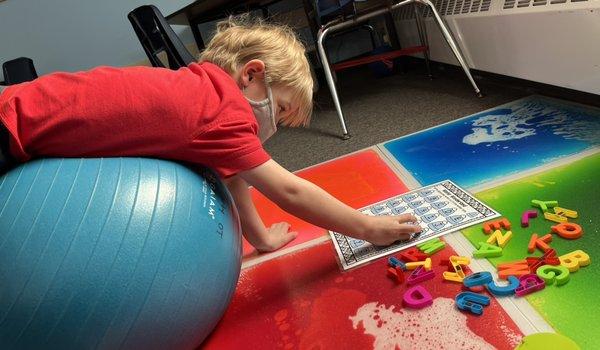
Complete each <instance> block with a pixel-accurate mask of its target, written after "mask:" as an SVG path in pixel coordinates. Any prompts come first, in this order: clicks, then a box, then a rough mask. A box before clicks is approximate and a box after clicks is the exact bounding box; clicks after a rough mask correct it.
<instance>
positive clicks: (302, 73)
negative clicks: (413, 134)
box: [0, 19, 421, 251]
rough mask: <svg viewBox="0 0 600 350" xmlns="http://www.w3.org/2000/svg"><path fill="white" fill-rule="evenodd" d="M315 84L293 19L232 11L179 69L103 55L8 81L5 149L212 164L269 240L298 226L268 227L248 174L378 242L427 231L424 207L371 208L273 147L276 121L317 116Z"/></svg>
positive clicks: (243, 213) (0, 112)
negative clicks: (319, 182)
mask: <svg viewBox="0 0 600 350" xmlns="http://www.w3.org/2000/svg"><path fill="white" fill-rule="evenodd" d="M312 89H313V81H312V77H311V73H310V68H309V64H308V61H307V59H306V56H305V50H304V47H303V46H302V44H301V43H300V42H299V41H298V40H297V39H296V37H295V35H294V34H293V32H292V31H291V30H290V29H288V28H285V27H280V26H276V25H271V24H265V23H261V22H254V23H250V22H247V23H244V22H236V21H234V20H232V19H230V20H228V21H224V22H221V23H220V24H219V25H218V29H217V33H216V35H215V36H214V38H213V39H212V40H211V42H210V43H209V44H208V46H207V47H206V50H205V51H204V52H203V53H202V55H201V57H200V61H199V62H198V63H192V64H190V65H189V66H188V67H186V68H181V69H179V70H177V71H172V70H168V69H162V68H150V67H128V68H109V67H99V68H96V69H93V70H91V71H87V72H78V73H52V74H48V75H45V76H42V77H40V78H38V79H36V80H34V81H32V82H27V83H22V84H18V85H14V86H9V87H6V88H5V89H4V91H3V92H1V95H0V120H1V121H2V123H1V124H0V135H1V134H4V145H3V147H2V152H3V154H4V156H1V155H0V158H4V162H7V161H8V162H10V158H14V159H16V160H17V161H19V162H24V161H27V160H29V159H31V158H38V157H117V156H143V157H157V158H165V159H172V160H175V161H183V162H187V163H192V164H198V165H203V166H207V167H210V168H212V169H213V170H215V171H216V172H217V173H218V174H219V176H220V177H221V178H222V179H223V180H224V181H225V183H226V184H227V186H228V188H229V189H230V192H231V193H232V195H233V197H234V200H235V203H236V206H237V208H238V211H239V214H240V220H241V224H242V229H243V232H244V236H245V237H246V239H247V240H248V241H249V242H250V243H251V244H252V245H253V246H254V247H256V248H257V249H258V250H259V251H271V250H275V249H278V248H280V247H282V246H284V245H285V244H287V243H288V242H289V241H291V240H292V239H294V238H295V236H296V233H294V232H289V225H288V224H286V223H279V224H275V225H273V226H271V227H270V228H265V226H264V224H263V222H262V221H261V219H260V217H259V216H258V214H257V212H256V209H255V207H254V205H253V203H252V201H251V198H250V195H249V192H248V184H250V185H252V186H254V187H255V188H256V189H257V190H259V191H260V192H262V193H263V194H265V195H266V196H267V197H268V198H269V199H271V200H272V201H273V202H275V203H276V204H277V205H279V206H280V207H281V208H282V209H284V210H286V211H288V212H290V213H292V214H294V215H296V216H298V217H299V218H302V219H304V220H306V221H309V222H311V223H313V224H315V225H318V226H321V227H324V228H327V229H330V230H335V231H337V232H342V233H344V234H347V235H349V236H353V237H356V238H360V239H365V240H367V241H369V242H371V243H373V244H377V245H386V244H390V243H392V242H394V241H396V240H399V239H405V238H407V237H408V236H409V235H410V234H412V233H416V232H419V231H420V230H421V229H420V227H419V226H418V225H413V224H411V222H415V221H416V218H415V217H414V216H411V215H401V216H395V217H392V216H381V217H371V216H367V215H363V214H361V213H360V212H358V211H356V210H354V209H352V208H350V207H349V206H347V205H345V204H343V203H341V202H340V201H338V200H337V199H335V198H334V197H332V196H331V195H329V194H328V193H326V192H325V191H323V190H322V189H321V188H319V187H317V186H316V185H314V184H312V183H310V182H308V181H306V180H303V179H301V178H299V177H297V176H295V175H294V174H292V173H290V172H288V171H286V170H285V169H284V168H282V167H281V166H280V165H279V164H277V163H276V162H275V161H274V160H272V159H271V158H270V156H269V155H268V154H267V153H266V152H265V150H264V149H263V147H262V142H264V141H265V140H266V139H268V138H269V137H270V136H271V135H272V134H273V133H274V132H275V131H276V129H277V125H286V126H302V125H307V124H308V122H309V118H310V113H311V109H312ZM2 124H3V125H2ZM2 139H3V137H2V136H0V141H1V140H2ZM0 145H1V144H0ZM2 162H3V160H0V163H2Z"/></svg>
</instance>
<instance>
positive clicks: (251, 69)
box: [242, 60, 265, 83]
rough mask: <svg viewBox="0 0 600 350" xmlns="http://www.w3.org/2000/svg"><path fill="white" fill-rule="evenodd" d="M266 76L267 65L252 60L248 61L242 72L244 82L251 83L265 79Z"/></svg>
mask: <svg viewBox="0 0 600 350" xmlns="http://www.w3.org/2000/svg"><path fill="white" fill-rule="evenodd" d="M264 75H265V63H264V62H263V61H261V60H250V61H248V62H247V63H246V64H245V65H244V68H243V70H242V79H243V80H244V82H246V83H249V82H250V81H251V80H252V79H254V78H256V77H261V78H262V77H264Z"/></svg>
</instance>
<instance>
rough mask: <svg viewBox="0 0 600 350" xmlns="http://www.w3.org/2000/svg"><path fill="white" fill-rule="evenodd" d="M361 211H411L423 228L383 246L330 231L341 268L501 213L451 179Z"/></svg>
mask: <svg viewBox="0 0 600 350" xmlns="http://www.w3.org/2000/svg"><path fill="white" fill-rule="evenodd" d="M360 211H361V212H362V213H364V214H367V215H401V214H414V215H415V216H416V217H417V219H418V223H419V224H420V225H421V227H422V228H423V231H421V232H420V233H417V234H415V235H413V236H412V237H411V238H410V239H408V240H404V241H398V242H396V243H394V244H392V245H390V246H386V247H379V246H374V245H372V244H371V243H369V242H366V241H363V240H360V239H355V238H352V237H347V236H344V235H343V234H341V233H338V232H333V231H329V234H330V235H331V238H332V240H333V242H334V245H335V249H336V251H337V253H338V256H339V259H340V262H341V265H342V267H343V269H344V270H347V269H350V268H353V267H356V266H359V265H361V264H364V263H366V262H368V261H372V260H375V259H377V258H379V257H382V256H385V255H388V254H391V253H394V252H397V251H399V250H403V249H406V248H409V247H412V246H414V245H417V244H419V243H421V242H425V241H428V240H430V239H432V238H435V237H439V236H442V235H445V234H447V233H450V232H455V231H458V230H460V229H463V228H465V227H468V226H472V225H475V224H478V223H481V222H484V221H488V220H490V219H493V218H496V217H499V216H500V214H499V213H498V212H497V211H495V210H494V209H492V208H490V207H489V206H487V205H485V204H483V203H482V202H481V201H479V200H477V199H476V198H474V197H473V196H472V195H470V194H469V193H468V192H467V191H465V190H463V189H462V188H460V187H459V186H457V185H456V184H455V183H453V182H452V181H450V180H444V181H441V182H438V183H435V184H433V185H429V186H426V187H422V188H420V189H416V190H414V191H411V192H408V193H405V194H402V195H399V196H396V197H392V198H389V199H386V200H384V201H381V202H378V203H375V204H373V205H370V206H368V207H365V208H362V209H360Z"/></svg>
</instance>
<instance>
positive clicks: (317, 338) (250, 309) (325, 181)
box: [203, 96, 600, 349]
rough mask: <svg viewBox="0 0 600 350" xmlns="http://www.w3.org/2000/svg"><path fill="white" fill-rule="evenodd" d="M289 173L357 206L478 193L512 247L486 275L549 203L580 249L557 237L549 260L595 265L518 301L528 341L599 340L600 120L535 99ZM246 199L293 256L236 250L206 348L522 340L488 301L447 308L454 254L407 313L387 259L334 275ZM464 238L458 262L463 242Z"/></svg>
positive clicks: (321, 237)
mask: <svg viewBox="0 0 600 350" xmlns="http://www.w3.org/2000/svg"><path fill="white" fill-rule="evenodd" d="M380 154H382V155H383V156H380ZM298 174H299V175H300V176H302V177H304V178H306V179H308V180H310V181H313V182H315V183H317V184H318V185H320V186H321V187H323V188H324V189H325V190H327V191H329V192H330V193H332V194H333V195H334V196H336V197H338V198H339V199H341V200H342V201H344V202H346V203H347V204H349V205H351V206H353V207H355V208H360V207H363V206H366V205H369V204H372V203H374V202H377V201H380V200H383V199H386V198H388V197H391V196H393V195H396V194H399V193H403V192H405V191H407V187H411V188H414V187H415V184H418V183H421V184H422V185H428V184H431V183H435V182H438V181H441V180H445V179H450V180H452V181H455V182H456V183H458V184H459V185H461V186H463V187H466V188H467V189H468V188H472V189H476V190H477V191H478V193H476V196H477V197H478V198H479V199H481V200H482V201H484V202H485V203H486V204H488V205H490V206H491V207H493V208H494V209H496V210H497V211H499V212H500V213H501V214H502V215H503V216H505V217H508V218H509V219H510V220H511V221H512V222H513V230H514V235H513V238H512V240H511V241H510V242H509V243H508V245H507V247H506V249H505V250H504V252H503V256H502V257H500V258H495V259H492V260H491V262H492V264H494V265H495V264H497V263H499V262H505V261H513V260H519V259H523V258H524V257H525V256H527V255H528V254H527V243H528V242H529V238H530V237H531V234H533V233H538V234H540V235H543V234H547V233H548V232H549V231H550V226H552V225H553V223H551V222H549V221H547V220H544V218H543V216H542V215H540V216H538V218H536V219H532V221H531V226H530V227H529V228H526V229H525V228H521V227H520V226H519V219H520V217H521V214H522V212H523V211H524V210H526V209H533V208H532V207H531V203H530V201H531V200H532V199H540V200H557V201H558V202H559V204H560V206H561V207H565V208H569V209H574V210H577V211H578V213H579V218H578V219H575V220H574V222H576V223H578V224H580V225H581V226H582V227H583V228H584V235H583V237H582V238H580V239H577V240H570V241H569V240H564V239H562V238H560V237H558V236H555V237H554V238H553V241H552V242H551V243H550V244H551V246H552V248H554V249H556V250H557V252H558V253H559V255H562V254H566V253H569V252H572V251H574V250H577V249H581V250H584V251H585V252H586V253H588V254H589V255H590V257H591V260H592V264H591V265H589V266H586V267H582V268H581V269H580V270H579V271H577V272H574V273H573V274H572V275H571V279H570V281H569V282H568V283H567V284H565V285H563V286H560V287H557V286H554V285H552V286H547V287H546V288H545V289H544V290H543V291H540V292H538V293H536V294H532V295H530V296H529V297H527V299H526V300H527V301H528V302H529V303H530V304H531V305H532V306H533V308H531V307H529V305H528V303H527V302H523V304H525V305H527V308H528V311H527V312H531V313H533V314H534V315H533V316H532V317H531V319H530V322H531V325H533V326H531V327H530V326H528V328H527V327H526V328H527V329H528V332H529V333H533V332H532V331H531V329H535V328H536V327H535V323H536V322H538V323H540V324H543V326H540V328H544V327H545V328H544V329H547V328H548V325H550V326H551V327H553V328H554V329H555V330H556V331H557V332H559V333H562V334H564V335H565V336H567V337H570V338H571V339H573V340H575V341H576V342H577V343H578V344H579V345H580V346H582V348H584V349H585V348H594V349H595V348H600V341H598V340H596V338H595V337H596V333H597V326H596V325H597V324H599V323H600V316H598V313H597V312H590V311H591V310H592V309H593V308H594V306H595V295H596V294H597V293H596V290H597V287H596V286H597V285H599V284H600V273H598V272H597V271H600V270H596V267H595V264H596V262H595V261H596V259H598V256H599V254H600V245H599V244H598V241H597V240H596V239H595V237H596V236H597V235H598V234H600V228H599V225H600V210H598V208H600V192H599V191H600V190H599V188H600V175H599V174H600V110H599V109H595V108H591V107H586V106H581V105H576V104H572V103H567V102H564V101H560V100H556V99H549V98H545V97H540V96H532V97H528V98H525V99H521V100H518V101H515V102H512V103H509V104H506V105H503V106H499V107H497V108H493V109H490V110H488V111H484V112H481V113H478V114H475V115H472V116H469V117H465V118H462V119H460V120H457V121H454V122H451V123H448V124H444V125H441V126H438V127H435V128H432V129H428V130H424V131H422V132H419V133H416V134H412V135H408V136H405V137H402V138H399V139H397V140H393V141H390V142H387V143H384V144H380V145H378V146H377V147H374V148H371V149H369V150H366V151H363V152H358V153H355V154H352V155H349V156H347V157H342V158H339V159H336V160H333V161H330V162H327V163H323V164H320V165H317V166H314V167H311V168H309V169H306V170H304V171H301V172H299V173H298ZM253 199H254V201H255V204H256V206H257V208H258V210H259V213H260V215H261V217H262V218H263V220H264V222H265V224H267V225H270V224H272V223H275V222H280V221H287V222H290V223H291V224H292V228H293V229H294V230H297V231H299V233H300V235H299V237H298V238H297V239H296V241H294V242H292V243H291V244H290V247H286V248H284V250H281V251H280V252H275V253H273V254H268V255H257V254H256V253H255V252H253V249H252V247H250V246H249V245H248V244H246V245H245V246H244V253H245V262H246V265H245V266H246V268H245V269H244V270H243V271H242V274H241V277H240V281H239V283H238V287H237V290H236V294H235V297H234V299H233V302H232V304H231V306H230V307H229V309H228V311H227V313H226V315H225V317H224V318H223V320H222V321H221V323H220V324H219V325H218V327H217V328H216V330H215V331H214V332H213V334H212V335H211V337H210V338H209V339H208V340H207V341H206V342H205V344H203V347H206V348H209V349H221V348H260V349H262V348H269V349H297V348H298V349H342V348H351V349H371V348H375V349H395V348H399V349H412V348H425V347H427V348H451V349H485V348H498V349H513V348H514V347H515V346H516V345H517V344H519V342H520V341H521V338H522V336H523V335H524V334H523V331H522V330H521V329H519V327H518V326H517V324H520V325H522V324H523V323H519V322H523V317H525V318H527V317H530V316H531V315H529V316H528V315H525V316H524V314H521V312H520V311H521V310H520V309H518V307H517V308H516V309H515V307H516V306H514V305H518V304H513V306H512V309H510V307H508V306H507V305H508V303H506V302H505V301H501V302H500V303H499V302H498V301H497V300H496V299H494V298H492V304H491V306H490V307H488V308H486V309H485V312H484V314H483V316H480V317H476V316H473V315H471V314H467V313H464V312H460V311H459V310H457V308H456V306H455V304H454V297H455V296H456V294H457V293H459V292H460V291H462V289H461V288H462V287H461V285H459V284H455V283H451V282H445V281H442V279H441V277H440V276H441V273H442V272H443V270H445V269H446V267H445V266H441V265H440V261H441V260H442V259H444V258H447V257H448V256H449V255H451V254H454V253H455V251H454V249H453V248H452V247H451V246H449V245H448V246H447V247H446V248H445V249H444V250H443V251H441V252H438V253H436V254H435V255H434V256H433V261H434V270H435V272H436V274H437V277H436V278H435V279H433V280H430V281H426V282H423V286H424V287H425V288H426V289H427V290H428V291H429V292H431V294H432V295H433V296H434V298H435V300H434V302H433V305H432V306H431V307H428V308H425V309H422V310H418V311H416V310H410V309H407V308H406V307H404V306H403V305H402V302H401V299H402V294H403V292H404V291H405V290H406V288H407V287H406V285H405V284H403V285H400V286H398V285H395V284H394V282H392V280H390V279H389V278H388V277H387V276H386V263H387V261H386V259H380V260H376V261H374V262H372V263H369V264H366V265H365V266H363V267H359V268H356V269H352V270H349V271H347V272H341V269H340V267H339V262H338V261H337V257H336V255H335V250H334V249H333V246H332V243H331V242H329V241H327V238H326V236H325V235H326V231H325V230H324V229H321V228H318V227H315V226H312V225H310V224H308V223H305V222H303V221H301V220H298V219H296V218H293V217H292V216H290V215H288V214H286V213H284V212H283V211H282V210H280V209H279V208H277V207H276V206H275V205H274V204H273V203H271V202H269V201H268V200H267V199H266V198H264V197H262V196H261V195H260V194H258V193H253ZM463 233H464V235H465V236H466V237H467V239H468V240H469V241H470V242H472V243H477V242H480V241H482V240H485V239H487V236H485V235H484V234H483V232H482V230H481V226H476V227H473V228H470V229H467V230H464V231H463ZM459 236H460V235H459ZM460 237H461V240H462V241H464V245H462V244H463V243H460V244H461V250H464V248H465V247H466V246H469V243H468V242H467V241H465V240H464V238H463V237H462V236H460ZM449 241H450V239H449ZM456 244H458V243H456ZM457 249H458V248H457ZM473 249H474V248H473ZM278 253H279V254H278ZM533 255H540V253H539V252H536V253H535V254H533ZM253 259H255V260H253ZM249 261H250V262H252V261H254V262H255V263H251V264H248V262H249ZM481 266H484V265H481ZM501 304H502V305H503V306H501ZM516 314H519V316H518V317H520V318H519V320H520V321H518V322H517V321H515V320H517V318H516V317H517V316H516ZM527 320H529V319H527ZM528 322H529V321H528Z"/></svg>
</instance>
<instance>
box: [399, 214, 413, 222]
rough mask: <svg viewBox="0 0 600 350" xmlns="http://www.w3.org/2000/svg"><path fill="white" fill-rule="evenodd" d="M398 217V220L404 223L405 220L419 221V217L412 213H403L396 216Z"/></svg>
mask: <svg viewBox="0 0 600 350" xmlns="http://www.w3.org/2000/svg"><path fill="white" fill-rule="evenodd" d="M396 219H397V220H398V222H400V223H404V222H417V220H418V219H417V217H416V216H414V215H412V214H402V215H398V216H396Z"/></svg>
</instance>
